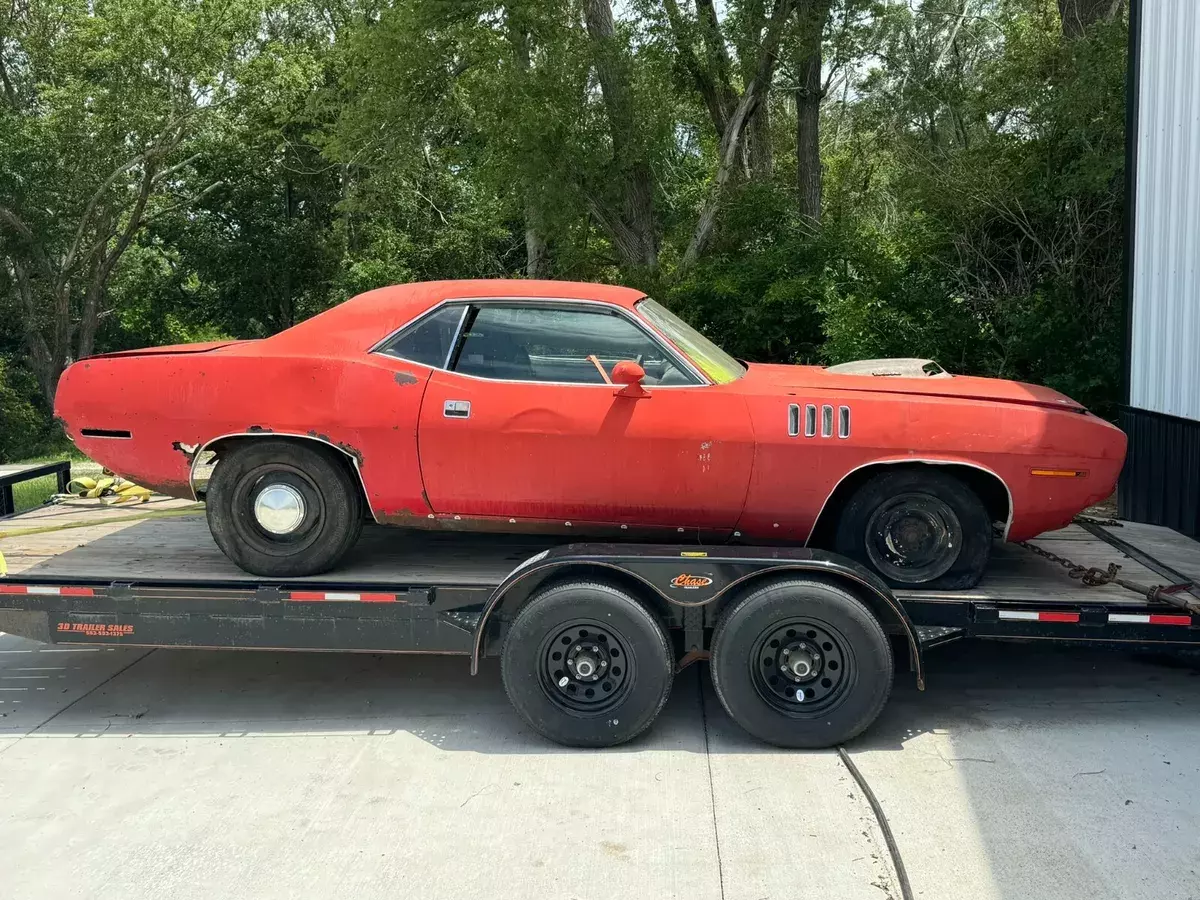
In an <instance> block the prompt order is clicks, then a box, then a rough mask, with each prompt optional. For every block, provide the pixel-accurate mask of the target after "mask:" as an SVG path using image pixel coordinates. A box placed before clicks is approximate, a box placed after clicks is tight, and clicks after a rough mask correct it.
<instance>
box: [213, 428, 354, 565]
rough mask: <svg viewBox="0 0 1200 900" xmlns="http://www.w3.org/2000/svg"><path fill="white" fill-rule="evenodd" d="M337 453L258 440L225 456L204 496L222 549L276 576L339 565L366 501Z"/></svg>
mask: <svg viewBox="0 0 1200 900" xmlns="http://www.w3.org/2000/svg"><path fill="white" fill-rule="evenodd" d="M331 453H332V451H328V450H326V449H325V448H323V447H321V446H320V445H316V444H306V443H303V442H297V441H285V440H257V439H256V440H253V441H248V442H246V443H244V444H242V445H240V446H235V447H234V448H233V449H231V450H230V451H228V452H226V453H225V454H223V455H222V458H221V460H220V461H219V462H218V463H217V466H216V468H215V469H214V470H213V475H212V478H211V480H210V481H209V484H208V493H207V496H206V497H205V501H206V504H207V515H208V525H209V530H210V531H211V532H212V535H213V538H214V539H215V540H216V542H217V546H218V547H220V548H221V551H222V552H223V553H224V554H225V555H226V556H228V557H229V558H230V559H231V560H233V562H235V563H236V564H237V565H238V566H240V567H241V568H243V569H245V570H246V571H247V572H252V573H253V574H255V575H263V576H266V577H272V578H289V577H295V576H301V575H313V574H316V573H319V572H324V571H327V570H328V569H331V568H332V567H333V566H335V565H336V564H337V563H338V561H339V560H340V559H341V558H342V557H343V556H344V555H345V554H346V552H347V551H348V550H349V549H350V548H351V547H352V546H353V545H354V542H355V541H356V540H358V536H359V533H360V532H361V531H362V523H363V501H362V495H361V493H360V492H359V489H358V485H357V484H355V483H354V481H353V480H352V478H351V475H350V473H349V472H347V471H346V467H345V466H344V465H343V464H342V463H341V461H340V460H338V459H336V458H334V457H333V456H332V455H331Z"/></svg>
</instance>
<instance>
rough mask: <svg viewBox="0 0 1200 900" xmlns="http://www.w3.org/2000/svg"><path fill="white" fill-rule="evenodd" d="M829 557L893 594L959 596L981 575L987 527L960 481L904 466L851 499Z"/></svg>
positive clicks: (932, 470)
mask: <svg viewBox="0 0 1200 900" xmlns="http://www.w3.org/2000/svg"><path fill="white" fill-rule="evenodd" d="M885 468H887V467H885ZM833 549H834V550H836V551H837V552H838V553H842V554H845V555H846V556H849V557H850V558H851V559H855V560H858V561H859V562H861V563H862V564H863V565H865V566H868V567H869V568H871V569H872V570H874V571H875V572H876V573H877V574H878V575H879V576H880V577H881V578H883V579H884V580H885V581H886V582H887V583H888V584H890V585H892V586H893V587H912V586H913V585H922V586H924V587H928V588H933V589H937V590H964V589H966V588H970V587H974V586H975V585H976V584H978V583H979V579H980V578H982V577H983V573H984V570H985V569H986V568H987V563H988V559H989V558H990V556H991V549H992V522H991V517H990V516H989V515H988V512H987V509H986V507H984V505H983V501H982V500H980V499H979V497H978V496H977V495H976V494H975V492H974V491H972V490H971V489H970V488H969V487H968V486H967V485H966V484H964V483H963V482H962V481H960V480H959V479H958V478H955V477H954V476H953V475H951V474H949V473H947V472H942V471H939V470H938V469H937V467H935V466H912V467H909V466H905V467H903V468H900V469H897V470H894V471H891V470H889V471H883V472H880V474H878V475H876V476H874V477H873V478H871V479H870V480H869V481H867V482H866V483H864V484H863V485H862V486H861V487H860V488H859V489H858V490H857V491H855V493H854V495H853V496H852V497H851V498H850V500H849V502H847V504H846V506H845V508H844V509H842V511H841V514H840V516H839V518H838V526H837V533H836V535H835V538H834V546H833Z"/></svg>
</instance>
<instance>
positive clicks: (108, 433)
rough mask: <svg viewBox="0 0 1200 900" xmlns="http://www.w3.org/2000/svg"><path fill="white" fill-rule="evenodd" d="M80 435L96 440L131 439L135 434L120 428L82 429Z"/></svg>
mask: <svg viewBox="0 0 1200 900" xmlns="http://www.w3.org/2000/svg"><path fill="white" fill-rule="evenodd" d="M79 433H80V434H81V435H83V436H84V437H95V438H131V437H133V433H132V432H129V431H124V430H122V429H119V428H80V429H79Z"/></svg>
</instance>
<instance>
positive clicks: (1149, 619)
mask: <svg viewBox="0 0 1200 900" xmlns="http://www.w3.org/2000/svg"><path fill="white" fill-rule="evenodd" d="M1108 622H1109V624H1110V625H1111V624H1113V623H1115V622H1125V623H1131V624H1135V625H1191V624H1192V617H1191V616H1188V615H1171V614H1170V613H1148V614H1147V613H1114V612H1110V613H1109V614H1108Z"/></svg>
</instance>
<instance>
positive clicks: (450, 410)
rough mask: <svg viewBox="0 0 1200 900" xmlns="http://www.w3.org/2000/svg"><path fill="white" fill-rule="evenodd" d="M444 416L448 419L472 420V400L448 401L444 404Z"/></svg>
mask: <svg viewBox="0 0 1200 900" xmlns="http://www.w3.org/2000/svg"><path fill="white" fill-rule="evenodd" d="M442 415H443V416H445V417H446V418H447V419H469V418H471V401H470V400H447V401H446V402H445V403H443V404H442Z"/></svg>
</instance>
